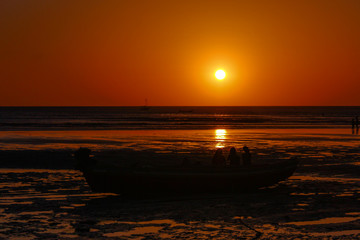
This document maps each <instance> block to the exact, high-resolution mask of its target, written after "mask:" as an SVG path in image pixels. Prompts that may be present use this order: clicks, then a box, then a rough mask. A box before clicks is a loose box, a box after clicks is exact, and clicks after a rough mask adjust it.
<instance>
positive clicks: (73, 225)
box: [0, 129, 360, 239]
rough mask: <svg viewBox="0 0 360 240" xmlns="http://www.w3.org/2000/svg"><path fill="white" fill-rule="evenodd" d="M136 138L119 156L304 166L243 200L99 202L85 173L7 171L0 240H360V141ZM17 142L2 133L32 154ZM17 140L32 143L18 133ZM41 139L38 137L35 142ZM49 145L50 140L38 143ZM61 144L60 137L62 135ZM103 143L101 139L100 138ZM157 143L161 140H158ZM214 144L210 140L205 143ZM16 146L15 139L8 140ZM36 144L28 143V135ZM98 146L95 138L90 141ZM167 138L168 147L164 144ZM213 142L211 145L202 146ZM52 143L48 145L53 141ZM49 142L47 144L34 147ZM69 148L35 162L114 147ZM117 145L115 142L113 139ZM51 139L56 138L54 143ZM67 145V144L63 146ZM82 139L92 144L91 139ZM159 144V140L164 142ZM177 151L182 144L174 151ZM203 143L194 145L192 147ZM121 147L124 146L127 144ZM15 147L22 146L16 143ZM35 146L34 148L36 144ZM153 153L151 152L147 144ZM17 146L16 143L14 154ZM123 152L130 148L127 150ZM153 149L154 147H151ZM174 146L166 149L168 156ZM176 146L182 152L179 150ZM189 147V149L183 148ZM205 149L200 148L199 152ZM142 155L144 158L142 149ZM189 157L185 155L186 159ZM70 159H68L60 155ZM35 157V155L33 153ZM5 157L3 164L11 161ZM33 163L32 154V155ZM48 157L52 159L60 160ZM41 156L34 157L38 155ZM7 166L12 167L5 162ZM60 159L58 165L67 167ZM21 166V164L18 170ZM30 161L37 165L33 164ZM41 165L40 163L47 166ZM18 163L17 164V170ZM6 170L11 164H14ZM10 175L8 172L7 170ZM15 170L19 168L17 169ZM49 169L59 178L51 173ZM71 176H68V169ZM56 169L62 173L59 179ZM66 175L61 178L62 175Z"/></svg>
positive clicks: (290, 134) (306, 135) (340, 135)
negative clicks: (242, 159) (249, 156)
mask: <svg viewBox="0 0 360 240" xmlns="http://www.w3.org/2000/svg"><path fill="white" fill-rule="evenodd" d="M148 133H149V135H147V136H146V135H145V138H146V142H147V143H148V144H147V145H146V149H143V150H139V149H140V148H144V145H142V144H139V142H140V141H142V140H141V139H144V135H141V136H142V137H140V135H139V136H136V134H135V133H133V135H132V136H133V137H132V138H129V136H128V135H126V134H125V133H123V134H125V135H126V136H125V135H122V134H121V133H120V132H117V134H118V139H120V140H121V139H122V136H124V137H123V138H124V139H125V138H126V139H131V140H132V141H127V142H126V143H124V144H123V145H121V144H117V145H116V146H118V148H117V149H115V150H116V151H118V152H119V153H123V154H124V151H125V152H126V154H129V145H130V144H132V146H133V147H134V149H135V150H137V151H145V152H149V153H151V154H155V152H156V151H158V154H163V156H168V155H173V154H174V153H175V152H176V153H177V154H178V155H181V154H185V155H186V154H188V153H191V152H192V151H195V150H197V151H198V153H199V154H200V153H201V152H205V153H207V154H208V155H209V156H211V151H212V150H211V148H216V146H218V147H219V146H221V147H223V148H224V150H225V152H226V149H227V148H228V147H230V146H232V145H235V147H237V148H240V146H242V145H243V144H245V143H246V144H247V145H248V146H249V147H250V148H251V149H252V150H253V152H254V155H255V156H256V157H255V159H256V161H270V160H272V159H287V158H290V157H298V158H299V159H300V160H301V163H300V166H299V167H298V169H297V170H296V172H295V174H294V176H292V177H291V178H290V179H289V180H288V181H285V182H281V183H279V184H278V185H276V186H273V187H269V188H264V189H259V190H258V191H254V192H248V193H238V194H225V195H224V194H212V195H210V194H201V195H200V194H198V195H196V194H195V195H182V196H162V197H149V198H141V199H139V198H133V197H131V196H130V197H129V196H127V197H125V196H122V195H115V194H97V193H92V192H91V191H90V189H89V187H88V185H87V184H86V182H85V180H84V178H83V176H82V174H81V173H80V172H79V171H76V170H71V169H66V168H67V166H70V167H71V161H70V160H68V163H69V164H63V165H61V164H56V163H55V162H56V161H59V159H56V158H54V157H52V159H55V160H54V163H53V164H49V165H48V168H43V169H40V168H38V169H25V168H23V167H21V166H17V168H16V169H15V168H11V169H9V168H2V169H1V170H0V173H1V174H0V176H1V179H0V182H1V184H0V192H1V198H0V237H1V238H4V239H8V238H14V239H15V238H23V239H35V238H40V239H41V238H53V239H55V238H60V239H67V238H118V239H119V238H120V239H210V238H212V239H241V238H244V239H249V238H250V239H251V238H258V239H297V238H307V239H319V238H320V239H321V238H323V239H356V238H358V237H360V204H359V200H360V177H359V172H360V153H359V146H360V144H359V142H358V140H359V139H358V135H352V134H351V131H350V133H349V131H348V129H318V130H314V129H303V130H296V129H294V130H276V129H271V130H267V131H261V130H254V131H245V132H244V131H242V132H241V131H228V132H227V133H226V134H225V135H223V136H220V135H216V132H215V133H214V131H208V132H207V131H204V132H201V131H200V133H199V131H195V132H192V135H191V134H190V135H189V133H186V134H184V132H179V131H175V132H173V133H172V134H169V132H167V133H166V134H162V133H158V132H157V133H154V132H152V133H150V132H148ZM14 134H15V133H8V135H7V136H6V134H4V133H3V135H2V141H3V142H7V144H6V146H8V147H9V148H8V149H4V148H3V151H2V154H3V155H2V156H11V155H12V153H13V152H12V151H14V152H16V153H17V154H18V156H21V151H20V149H22V150H25V149H31V148H29V147H28V146H27V145H26V142H27V141H22V142H20V143H19V141H17V142H16V148H17V149H15V147H14V146H12V145H11V144H9V142H10V140H9V139H14ZM17 134H18V135H17V138H18V139H19V138H22V139H26V137H25V136H23V135H21V134H19V133H17ZM34 134H35V135H36V133H33V135H32V136H31V137H34ZM41 134H42V135H46V133H41ZM59 134H60V133H59ZM68 134H69V133H68ZM98 134H100V133H98ZM159 134H160V135H159ZM211 134H213V136H212V137H213V138H212V139H210V140H209V139H208V140H206V138H207V137H209V136H210V135H211ZM10 135H11V136H12V137H9V136H10ZM30 135H31V134H30ZM92 136H93V135H92ZM164 136H167V137H164ZM205 136H206V137H205ZM48 137H49V136H48ZM37 138H40V139H43V138H44V136H43V137H37ZM71 138H73V137H69V141H67V143H66V144H67V145H66V147H65V148H62V150H59V149H60V148H59V147H56V146H59V145H57V144H61V145H62V146H63V147H64V142H62V143H54V142H56V141H55V140H53V141H50V142H52V143H51V145H50V146H51V147H49V145H47V147H46V146H45V145H46V144H42V143H40V142H41V141H40V140H39V142H38V148H37V149H36V151H37V152H39V151H40V152H42V153H44V154H45V153H46V154H47V153H49V152H51V153H52V154H55V155H56V154H60V153H61V154H63V155H61V156H62V157H63V158H64V159H65V158H67V157H69V158H70V157H71V152H72V150H73V149H76V148H77V147H78V146H79V145H84V146H87V147H89V145H91V146H92V147H94V146H97V148H93V149H95V150H94V151H95V153H96V152H98V153H100V152H104V151H105V152H106V151H110V150H111V153H112V154H114V151H115V150H114V148H113V144H111V146H108V145H106V144H103V142H104V141H101V143H100V144H99V143H96V142H95V141H94V142H91V143H89V140H88V138H86V139H87V140H84V142H81V141H79V140H76V141H70V140H71ZM109 138H110V137H109ZM50 139H51V137H50ZM59 139H60V138H59ZM84 139H85V138H84ZM161 139H162V140H161ZM169 139H173V142H174V141H176V142H178V143H180V142H181V143H183V144H182V145H181V146H179V145H178V144H173V142H172V144H167V143H168V140H169ZM189 139H197V140H196V141H188V140H189ZM120 140H118V142H121V141H120ZM13 142H15V141H13ZM29 142H31V144H32V145H33V143H34V142H33V141H29ZM150 143H152V145H151V144H150ZM13 145H15V143H14V144H13ZM124 145H126V147H125V148H124ZM150 145H151V146H150ZM2 146H5V144H2ZM152 146H157V148H153V147H152ZM166 146H168V147H166ZM174 146H179V147H178V148H177V149H174ZM182 146H188V148H183V147H182ZM199 146H203V147H202V148H199ZM137 147H138V148H137ZM180 148H182V149H185V150H186V151H184V153H179V152H180V151H179V149H180ZM63 149H65V150H63ZM27 151H28V150H27ZM4 152H6V154H4ZM27 154H28V152H27ZM55 155H51V156H55ZM34 156H36V154H35V155H34ZM3 159H4V158H2V161H4V162H5V163H6V162H7V161H6V160H3ZM44 159H46V157H44ZM60 159H61V158H60ZM22 161H24V160H21V161H19V162H18V163H21V162H22ZM29 161H35V160H34V159H29ZM42 161H45V160H41V161H40V162H39V163H41V162H42ZM15 162H16V161H15ZM7 164H9V162H7ZM3 167H6V164H5V165H3ZM12 167H14V166H12ZM49 167H52V168H53V169H49ZM70 167H68V168H70ZM54 168H58V169H54ZM60 168H61V169H60Z"/></svg>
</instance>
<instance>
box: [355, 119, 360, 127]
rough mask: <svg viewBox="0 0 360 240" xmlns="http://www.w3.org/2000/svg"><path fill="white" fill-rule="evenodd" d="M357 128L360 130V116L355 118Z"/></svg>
mask: <svg viewBox="0 0 360 240" xmlns="http://www.w3.org/2000/svg"><path fill="white" fill-rule="evenodd" d="M355 126H356V128H359V117H358V116H356V117H355Z"/></svg>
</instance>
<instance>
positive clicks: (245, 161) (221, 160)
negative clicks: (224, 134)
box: [212, 146, 251, 166]
mask: <svg viewBox="0 0 360 240" xmlns="http://www.w3.org/2000/svg"><path fill="white" fill-rule="evenodd" d="M243 150H244V152H243V153H242V154H241V158H240V156H238V154H237V152H236V149H235V148H234V147H232V148H231V149H230V152H229V156H228V158H227V161H226V159H225V157H224V155H223V151H222V149H221V148H219V149H217V150H216V152H215V155H214V157H213V159H212V165H213V166H226V165H230V166H240V165H242V166H249V165H251V153H250V150H249V148H248V147H247V146H244V147H243ZM241 159H242V164H241Z"/></svg>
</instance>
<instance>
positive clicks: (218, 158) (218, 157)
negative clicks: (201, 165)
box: [212, 148, 226, 166]
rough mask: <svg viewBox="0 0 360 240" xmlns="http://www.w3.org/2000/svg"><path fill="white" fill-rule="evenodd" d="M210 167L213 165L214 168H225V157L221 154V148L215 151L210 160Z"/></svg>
mask: <svg viewBox="0 0 360 240" xmlns="http://www.w3.org/2000/svg"><path fill="white" fill-rule="evenodd" d="M212 165H214V166H225V165H226V161H225V157H224V156H223V152H222V149H221V148H219V149H218V150H216V152H215V155H214V157H213V159H212Z"/></svg>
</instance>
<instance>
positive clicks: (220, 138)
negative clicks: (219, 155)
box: [215, 129, 227, 148]
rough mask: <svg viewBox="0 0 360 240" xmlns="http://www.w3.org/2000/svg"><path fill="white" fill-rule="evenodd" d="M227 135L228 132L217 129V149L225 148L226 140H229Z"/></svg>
mask: <svg viewBox="0 0 360 240" xmlns="http://www.w3.org/2000/svg"><path fill="white" fill-rule="evenodd" d="M226 135H227V132H226V130H225V129H216V130H215V142H216V145H215V148H223V147H225V144H224V142H225V139H227V138H226Z"/></svg>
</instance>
